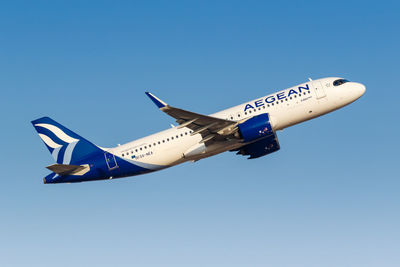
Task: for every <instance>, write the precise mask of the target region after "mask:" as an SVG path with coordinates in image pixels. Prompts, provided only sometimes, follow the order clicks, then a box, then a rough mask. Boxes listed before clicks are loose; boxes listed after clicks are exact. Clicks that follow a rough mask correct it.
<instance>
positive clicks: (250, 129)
mask: <svg viewBox="0 0 400 267" xmlns="http://www.w3.org/2000/svg"><path fill="white" fill-rule="evenodd" d="M238 127H239V132H240V135H241V137H242V138H243V141H244V142H251V141H254V140H257V139H260V138H263V137H266V136H268V135H271V134H273V133H274V130H273V124H272V123H271V121H270V117H269V114H268V113H263V114H260V115H257V116H254V117H253V118H250V119H248V120H247V121H245V122H243V123H241V124H239V125H238Z"/></svg>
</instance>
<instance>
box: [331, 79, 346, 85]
mask: <svg viewBox="0 0 400 267" xmlns="http://www.w3.org/2000/svg"><path fill="white" fill-rule="evenodd" d="M348 82H349V81H348V80H346V79H339V80H336V81H334V82H333V86H339V85H342V84H344V83H348Z"/></svg>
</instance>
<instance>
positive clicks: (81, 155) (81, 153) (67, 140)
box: [32, 117, 103, 165]
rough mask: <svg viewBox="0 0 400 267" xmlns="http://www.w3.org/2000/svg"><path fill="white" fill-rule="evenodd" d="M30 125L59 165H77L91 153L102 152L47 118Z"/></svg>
mask: <svg viewBox="0 0 400 267" xmlns="http://www.w3.org/2000/svg"><path fill="white" fill-rule="evenodd" d="M32 124H33V127H35V129H36V131H37V132H38V134H39V137H40V138H41V139H42V141H43V142H44V144H45V145H46V147H47V148H48V149H49V151H50V153H51V155H52V156H53V158H54V160H55V161H56V162H57V163H59V164H77V165H79V164H80V162H83V161H85V159H87V158H88V157H89V156H90V155H92V154H93V153H98V152H103V150H102V149H100V148H99V147H98V146H96V145H94V144H93V143H91V142H89V141H88V140H86V139H85V138H83V137H81V136H80V135H78V134H76V133H74V132H73V131H71V130H69V129H67V128H66V127H64V126H62V125H61V124H59V123H58V122H56V121H54V120H52V119H50V118H49V117H43V118H40V119H37V120H34V121H32Z"/></svg>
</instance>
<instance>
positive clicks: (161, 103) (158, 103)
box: [145, 92, 167, 108]
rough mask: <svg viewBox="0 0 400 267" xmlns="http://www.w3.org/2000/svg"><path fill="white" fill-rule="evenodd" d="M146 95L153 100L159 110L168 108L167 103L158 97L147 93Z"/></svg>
mask: <svg viewBox="0 0 400 267" xmlns="http://www.w3.org/2000/svg"><path fill="white" fill-rule="evenodd" d="M145 94H146V95H147V96H148V97H149V98H150V99H151V101H153V102H154V104H156V106H157V107H158V108H163V107H165V106H167V103H165V102H164V101H162V100H161V99H159V98H158V97H156V96H155V95H153V94H152V93H150V92H145Z"/></svg>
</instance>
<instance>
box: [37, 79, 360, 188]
mask: <svg viewBox="0 0 400 267" xmlns="http://www.w3.org/2000/svg"><path fill="white" fill-rule="evenodd" d="M365 90H366V88H365V86H364V85H363V84H361V83H357V82H350V81H348V80H346V79H343V78H338V77H329V78H323V79H317V80H312V79H310V78H309V81H308V82H306V83H302V84H299V85H296V86H293V87H290V88H288V89H285V90H281V91H278V92H276V93H273V94H270V95H267V96H264V97H260V98H257V99H254V100H252V101H248V102H245V103H243V104H240V105H238V106H235V107H232V108H228V109H225V110H222V111H220V112H217V113H214V114H211V115H203V114H199V113H195V112H192V111H187V110H184V109H180V108H176V107H173V106H170V105H168V104H167V103H165V102H164V101H162V100H161V99H159V98H157V97H156V96H155V95H153V94H151V93H149V92H146V95H147V96H148V97H149V98H150V99H151V100H152V101H153V102H154V104H155V105H156V106H157V107H158V108H159V109H160V110H161V111H163V112H165V113H166V114H168V115H169V116H171V117H173V118H174V119H175V120H176V122H177V123H178V125H177V126H174V127H173V128H169V129H167V130H164V131H161V132H158V133H155V134H152V135H149V136H146V137H143V138H141V139H138V140H135V141H132V142H129V143H126V144H123V145H118V146H116V147H112V148H103V147H100V146H97V145H95V144H93V143H92V142H90V141H88V140H87V139H85V138H83V137H81V136H80V135H78V134H76V133H75V132H73V131H71V130H69V129H68V128H66V127H64V126H63V125H61V124H59V123H58V122H56V121H54V120H52V119H51V118H49V117H43V118H40V119H36V120H33V121H32V124H33V126H34V128H35V129H36V131H37V132H38V134H39V137H40V138H41V139H42V141H43V142H44V143H45V145H46V147H47V148H48V149H49V151H50V153H51V155H52V156H53V158H54V160H55V161H56V163H55V164H53V165H50V166H47V167H46V168H47V169H49V170H50V171H52V173H51V174H49V175H47V176H46V177H45V178H44V179H43V182H44V183H45V184H56V183H76V182H84V181H94V180H106V179H116V178H123V177H128V176H135V175H140V174H146V173H150V172H154V171H158V170H162V169H165V168H168V167H172V166H175V165H178V164H181V163H184V162H188V161H190V162H195V161H198V160H200V159H204V158H207V157H210V156H213V155H216V154H219V153H222V152H225V151H233V152H236V153H237V154H238V155H243V156H247V157H248V159H255V158H259V157H262V156H265V155H268V154H270V153H273V152H276V151H278V150H279V149H280V144H279V141H278V137H277V131H279V130H283V129H284V128H287V127H290V126H293V125H295V124H298V123H301V122H304V121H308V120H311V119H313V118H316V117H319V116H321V115H324V114H327V113H329V112H332V111H334V110H337V109H339V108H342V107H344V106H346V105H348V104H350V103H352V102H354V101H355V100H357V99H358V98H360V97H361V96H362V95H363V94H364V93H365Z"/></svg>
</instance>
